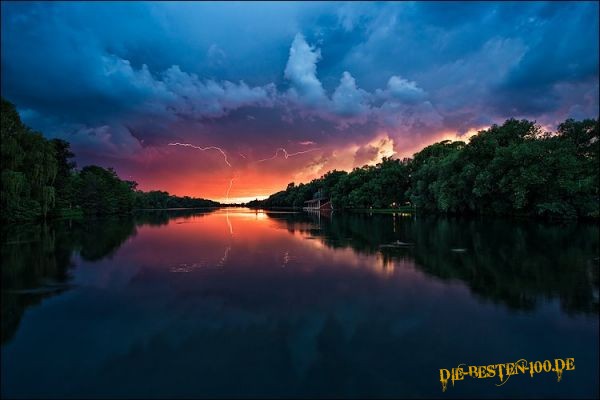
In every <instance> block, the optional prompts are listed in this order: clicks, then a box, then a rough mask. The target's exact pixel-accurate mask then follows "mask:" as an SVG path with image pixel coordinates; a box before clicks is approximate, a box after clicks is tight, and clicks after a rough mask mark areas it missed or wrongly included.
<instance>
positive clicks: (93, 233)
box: [1, 210, 206, 343]
mask: <svg viewBox="0 0 600 400" xmlns="http://www.w3.org/2000/svg"><path fill="white" fill-rule="evenodd" d="M205 214H206V212H201V211H198V210H168V211H165V210H161V211H156V212H145V213H140V214H137V215H135V216H130V217H120V218H117V217H112V218H85V219H79V220H62V221H54V222H53V223H52V224H49V225H39V224H28V225H13V226H5V227H3V228H2V230H1V235H2V255H1V260H2V264H1V265H2V343H5V342H6V341H8V340H10V338H11V337H12V336H13V335H14V333H15V332H16V329H17V327H18V325H19V321H20V320H21V316H22V315H23V312H24V311H25V309H26V308H27V307H29V306H32V305H36V304H39V303H40V301H41V300H42V299H44V298H46V297H49V296H52V295H54V294H58V293H61V292H63V291H65V290H67V289H68V287H69V286H68V281H69V269H70V268H72V267H73V261H72V257H73V254H74V253H75V252H76V253H79V255H80V256H81V258H82V259H83V260H86V261H98V260H101V259H102V258H104V257H107V256H110V255H112V254H114V253H115V252H116V251H117V249H118V248H119V247H121V245H122V244H123V243H124V242H125V241H126V240H127V239H128V238H129V237H131V236H133V235H135V234H136V232H137V230H136V228H137V227H138V226H142V225H151V226H160V225H164V224H167V223H168V221H169V219H170V218H173V217H183V218H190V217H192V216H198V215H205Z"/></svg>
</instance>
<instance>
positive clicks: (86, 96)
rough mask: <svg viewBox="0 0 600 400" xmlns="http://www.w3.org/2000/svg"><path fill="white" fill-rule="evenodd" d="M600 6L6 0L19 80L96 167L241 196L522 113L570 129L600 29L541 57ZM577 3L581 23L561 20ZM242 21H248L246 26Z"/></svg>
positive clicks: (593, 106)
mask: <svg viewBox="0 0 600 400" xmlns="http://www.w3.org/2000/svg"><path fill="white" fill-rule="evenodd" d="M251 10H252V12H255V13H257V16H256V17H254V18H246V17H245V16H246V15H247V14H248V13H249V12H251ZM594 10H595V11H597V4H595V3H579V4H578V5H577V6H573V7H569V6H566V5H564V4H562V3H555V4H545V3H525V4H522V5H512V4H509V3H490V4H488V5H485V4H477V5H470V4H464V5H463V4H445V3H440V4H436V3H428V2H424V3H419V2H417V3H378V4H376V3H349V4H336V3H309V4H305V3H277V2H275V3H271V2H267V3H255V4H248V3H240V4H227V3H224V4H214V3H182V4H180V5H177V6H175V5H173V4H170V3H159V2H157V3H90V4H83V3H39V4H32V3H11V2H6V3H3V6H2V25H3V28H2V29H3V39H2V40H3V58H2V78H3V83H4V84H3V87H2V94H3V96H4V97H5V98H6V99H7V100H9V101H11V102H12V103H14V104H15V105H16V107H17V111H18V112H19V114H20V115H21V118H22V119H23V122H24V123H26V124H27V125H28V126H30V127H32V128H33V129H35V130H39V131H41V132H42V133H43V134H44V135H45V136H46V137H49V138H60V139H64V140H66V141H68V142H69V143H71V148H72V150H73V152H74V153H75V161H76V162H77V164H78V166H79V167H83V166H85V165H90V164H94V165H99V166H102V167H105V168H107V167H113V168H114V169H115V170H116V171H117V173H118V175H119V176H120V177H122V178H123V179H128V180H135V181H136V182H137V183H138V184H139V188H140V189H142V190H164V191H167V192H169V193H172V194H176V195H179V196H184V195H188V196H194V197H203V198H207V199H213V200H216V201H219V202H223V203H227V202H241V201H248V200H253V199H256V198H259V199H261V198H265V197H266V196H269V195H270V194H272V193H274V192H277V191H279V190H284V189H285V187H286V186H287V184H288V183H290V182H294V183H296V184H298V183H301V182H302V183H307V182H309V181H311V180H312V179H315V178H319V177H320V176H321V175H323V174H325V173H326V172H328V171H331V170H344V171H350V170H352V169H353V168H355V167H361V166H363V165H374V164H376V163H377V162H379V161H381V159H382V157H384V156H385V157H395V158H400V159H401V158H404V157H412V155H413V154H414V153H416V152H418V151H420V150H421V149H423V148H424V147H425V146H427V145H430V144H433V143H435V142H438V141H440V140H445V139H449V140H466V138H467V137H468V136H470V135H472V134H473V133H474V132H477V131H478V130H482V129H487V128H489V127H490V126H491V125H493V124H499V125H500V124H502V123H503V122H504V121H505V120H507V119H509V118H516V119H528V120H535V121H537V123H539V124H540V125H541V126H543V127H545V128H547V129H550V130H552V131H555V130H556V128H557V126H558V124H559V123H561V122H563V121H564V120H566V119H567V118H574V119H577V120H579V119H584V118H595V117H596V116H597V109H598V97H597V96H596V95H595V92H597V90H598V77H597V75H596V74H595V64H594V63H590V62H588V61H586V60H588V59H589V57H586V56H585V54H586V53H590V52H593V51H594V49H595V48H597V44H598V43H597V41H594V40H590V41H583V42H581V43H579V44H578V45H577V46H573V45H571V46H565V45H561V46H557V47H556V49H557V51H559V52H562V53H561V54H554V55H553V57H554V59H555V60H562V59H566V58H571V59H573V62H572V63H571V64H568V65H567V64H564V65H562V63H557V64H556V65H555V66H554V67H553V68H552V69H546V71H547V72H546V73H544V74H539V71H540V69H541V68H544V65H545V64H546V61H547V60H546V59H544V58H543V57H540V55H541V54H546V51H547V50H549V49H547V46H548V43H549V42H550V41H551V40H555V41H558V43H564V44H566V43H576V42H577V37H579V36H582V35H583V36H590V37H591V36H593V35H589V33H590V32H594V29H595V28H596V27H595V25H594V24H593V23H592V24H584V25H581V24H577V22H575V21H578V20H579V19H580V18H584V16H585V15H588V14H589V13H593V12H595V11H594ZM447 12H451V15H452V18H453V19H452V21H449V20H448V21H446V20H445V19H444V18H445V14H446V13H447ZM562 13H566V15H569V16H570V18H568V19H567V20H568V21H573V22H570V23H572V24H573V29H570V30H566V31H564V32H563V33H562V34H561V36H557V33H556V29H555V27H556V26H557V24H561V23H562V21H563V20H564V19H563V18H562ZM272 15H277V16H278V19H279V22H278V23H277V24H272V23H270V22H269V18H270V17H269V16H272ZM102 16H106V17H108V16H110V18H111V24H108V25H105V24H103V23H102V22H98V21H99V19H98V18H101V17H102ZM217 20H218V23H217V22H216V21H217ZM233 26H236V27H237V28H236V29H237V30H238V31H239V32H241V33H243V34H242V35H240V36H236V37H234V36H232V35H229V34H228V32H229V29H231V27H233ZM512 26H514V29H513V28H512ZM84 27H87V28H84ZM133 27H135V29H133ZM75 31H76V32H78V34H77V35H73V32H75ZM17 32H23V34H20V35H19V34H16V33H17ZM474 32H478V33H477V34H476V35H474V34H473V33H474ZM117 38H118V39H117ZM426 43H428V44H429V45H428V46H425V45H424V44H426ZM34 55H35V56H38V55H39V56H41V57H43V58H44V62H43V63H34V62H30V58H31V57H32V56H34ZM75 55H77V56H75ZM374 70H376V71H377V73H376V74H374V73H372V71H374ZM55 88H61V90H58V91H57V90H55ZM173 143H181V144H186V145H189V146H188V147H185V146H170V145H169V144H173ZM192 146H194V147H192ZM200 149H206V150H200ZM217 149H219V150H217ZM225 155H226V156H225ZM288 155H291V156H289V157H288ZM224 156H225V158H226V159H224ZM232 179H233V181H232ZM231 182H232V184H231V186H230V183H231ZM228 192H229V193H228Z"/></svg>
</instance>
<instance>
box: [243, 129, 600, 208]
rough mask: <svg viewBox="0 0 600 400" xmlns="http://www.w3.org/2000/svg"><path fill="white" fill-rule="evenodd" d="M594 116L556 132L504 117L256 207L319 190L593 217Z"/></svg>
mask: <svg viewBox="0 0 600 400" xmlns="http://www.w3.org/2000/svg"><path fill="white" fill-rule="evenodd" d="M599 146H600V142H599V137H598V120H593V119H587V120H584V121H574V120H571V119H569V120H566V121H565V122H563V123H562V124H560V125H559V126H558V130H557V132H555V133H546V132H543V131H542V129H541V128H540V127H539V126H538V125H536V124H535V123H534V122H531V121H527V120H515V119H509V120H507V121H506V122H505V123H504V124H502V125H500V126H499V125H493V126H491V127H490V128H489V129H487V130H482V131H480V132H479V133H478V134H477V135H475V136H473V137H471V139H470V140H469V142H468V143H465V142H462V141H456V142H452V141H449V140H445V141H442V142H439V143H435V144H432V145H430V146H427V147H425V148H424V149H423V150H421V151H420V152H418V153H416V154H415V155H414V156H413V158H412V159H405V160H397V159H389V158H384V159H383V160H382V161H381V163H379V164H377V165H375V166H368V165H366V166H363V167H361V168H355V169H354V170H352V171H351V172H350V173H345V172H340V171H332V172H329V173H328V174H326V175H324V176H323V177H321V178H319V179H315V180H313V181H311V182H310V183H308V184H305V185H304V184H300V185H295V184H294V183H290V184H289V185H288V187H287V188H286V190H284V191H281V192H277V193H275V194H273V195H271V196H270V197H269V198H268V199H266V200H263V201H253V202H250V203H248V205H249V206H254V207H265V208H269V207H301V206H302V205H303V204H304V201H306V200H309V199H311V198H312V196H313V195H314V194H315V193H316V192H317V191H318V190H320V191H321V192H322V193H324V194H325V197H328V198H330V199H331V200H332V203H333V205H334V207H335V208H337V209H340V208H341V209H344V208H395V207H399V206H401V205H405V204H406V203H407V202H409V203H410V204H412V205H413V206H415V207H416V208H417V209H418V210H421V211H423V212H431V213H446V214H501V215H531V216H544V217H567V218H573V217H591V218H598V216H599V212H598V202H599V198H598V197H599V192H598V181H599V176H598V166H599V162H600V160H599V156H598V153H599Z"/></svg>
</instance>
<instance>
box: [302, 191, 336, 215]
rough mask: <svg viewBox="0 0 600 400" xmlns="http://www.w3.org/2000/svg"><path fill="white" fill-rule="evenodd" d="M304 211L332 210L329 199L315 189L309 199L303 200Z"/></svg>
mask: <svg viewBox="0 0 600 400" xmlns="http://www.w3.org/2000/svg"><path fill="white" fill-rule="evenodd" d="M302 209H303V210H305V211H330V210H333V205H332V204H331V199H330V198H329V197H328V196H326V195H325V193H323V192H322V191H321V190H319V191H317V192H316V193H315V194H314V195H313V198H312V199H311V200H307V201H305V202H304V207H303V208H302Z"/></svg>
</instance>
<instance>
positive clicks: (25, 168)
mask: <svg viewBox="0 0 600 400" xmlns="http://www.w3.org/2000/svg"><path fill="white" fill-rule="evenodd" d="M1 107H2V108H1V111H2V114H1V121H0V124H1V126H0V138H1V140H2V146H1V160H0V169H1V177H0V178H1V180H0V186H1V196H0V197H1V200H0V206H1V210H2V217H1V218H2V220H3V221H7V222H14V221H28V220H38V219H46V218H52V217H57V216H69V215H78V214H88V215H89V214H96V215H111V214H122V213H128V212H131V211H132V210H133V209H136V208H184V207H186V208H191V207H214V206H218V205H219V203H217V202H214V201H211V200H205V199H200V198H192V197H189V196H185V197H178V196H173V195H170V194H169V193H168V192H164V191H150V192H143V191H140V190H137V183H136V182H134V181H128V180H122V179H120V178H119V177H118V175H117V173H116V172H115V170H114V169H112V168H107V169H106V168H102V167H99V166H96V165H90V166H86V167H83V168H81V169H80V170H78V169H76V164H75V162H74V161H73V157H74V156H75V155H74V154H73V152H72V151H71V149H70V144H69V143H68V142H66V141H64V140H61V139H52V140H48V139H46V138H44V137H43V136H42V134H41V133H39V132H35V131H33V130H32V129H31V128H29V127H28V126H26V125H25V124H23V122H22V121H21V118H20V117H19V114H18V112H17V110H16V108H15V106H14V105H13V104H11V103H10V102H8V101H6V100H5V99H2V106H1Z"/></svg>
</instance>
